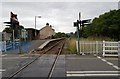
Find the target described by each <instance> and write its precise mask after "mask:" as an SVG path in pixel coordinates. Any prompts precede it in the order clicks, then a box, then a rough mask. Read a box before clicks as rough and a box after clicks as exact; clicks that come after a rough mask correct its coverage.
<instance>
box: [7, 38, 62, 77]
mask: <svg viewBox="0 0 120 79" xmlns="http://www.w3.org/2000/svg"><path fill="white" fill-rule="evenodd" d="M60 42H61V40H60V41H58V42H57V43H55V44H54V45H52V46H51V47H50V48H48V49H47V50H46V51H44V52H43V53H42V54H40V55H39V56H38V57H36V58H35V59H34V60H32V61H31V62H29V63H28V64H26V65H24V66H23V67H21V68H20V69H19V70H17V71H16V72H15V73H13V74H12V75H10V76H9V77H8V78H7V79H12V78H14V77H15V76H16V75H17V74H19V73H20V72H21V71H23V70H24V69H25V68H27V67H28V66H29V65H30V64H32V63H33V62H35V61H36V60H37V59H38V58H40V57H41V56H43V55H44V54H46V53H47V52H48V51H49V50H51V49H52V48H53V47H55V46H56V45H57V44H59V43H60Z"/></svg>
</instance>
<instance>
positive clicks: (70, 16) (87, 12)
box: [0, 2, 118, 33]
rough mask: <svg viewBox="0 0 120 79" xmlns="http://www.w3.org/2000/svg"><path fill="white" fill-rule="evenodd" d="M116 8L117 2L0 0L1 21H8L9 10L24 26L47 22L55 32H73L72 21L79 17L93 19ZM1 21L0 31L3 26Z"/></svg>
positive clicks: (38, 25) (31, 26) (33, 26)
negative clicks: (19, 0) (3, 0)
mask: <svg viewBox="0 0 120 79" xmlns="http://www.w3.org/2000/svg"><path fill="white" fill-rule="evenodd" d="M114 9H118V2H2V16H1V17H0V18H2V22H6V21H10V12H11V11H12V12H13V13H15V14H17V16H18V20H19V22H20V25H23V26H24V27H25V28H35V16H41V18H36V28H37V29H38V30H39V29H41V28H43V27H44V26H45V25H46V23H49V24H50V25H52V26H53V28H54V29H55V32H65V33H69V32H75V31H76V27H74V26H73V22H75V21H77V19H78V13H79V12H81V15H82V16H81V19H93V18H95V17H98V16H99V15H101V14H103V13H105V12H109V11H110V10H114ZM5 27H6V26H5V24H3V23H2V27H0V31H2V30H3V29H4V28H5Z"/></svg>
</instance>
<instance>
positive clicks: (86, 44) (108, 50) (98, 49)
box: [76, 41, 120, 56]
mask: <svg viewBox="0 0 120 79" xmlns="http://www.w3.org/2000/svg"><path fill="white" fill-rule="evenodd" d="M76 43H77V42H76ZM76 45H77V44H76ZM80 53H82V54H101V55H102V56H118V54H120V41H119V42H111V41H80Z"/></svg>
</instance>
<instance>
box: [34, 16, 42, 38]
mask: <svg viewBox="0 0 120 79" xmlns="http://www.w3.org/2000/svg"><path fill="white" fill-rule="evenodd" d="M36 18H41V16H35V39H37V38H36V35H37V33H36Z"/></svg>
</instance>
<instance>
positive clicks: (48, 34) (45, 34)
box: [39, 23, 55, 39]
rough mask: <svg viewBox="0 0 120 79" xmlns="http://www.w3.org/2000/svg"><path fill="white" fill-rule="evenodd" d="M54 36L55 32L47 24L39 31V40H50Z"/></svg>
mask: <svg viewBox="0 0 120 79" xmlns="http://www.w3.org/2000/svg"><path fill="white" fill-rule="evenodd" d="M54 35H55V30H54V29H53V28H52V26H51V25H50V26H49V23H46V26H45V27H43V28H42V29H40V31H39V39H51V38H52V37H53V36H54Z"/></svg>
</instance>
